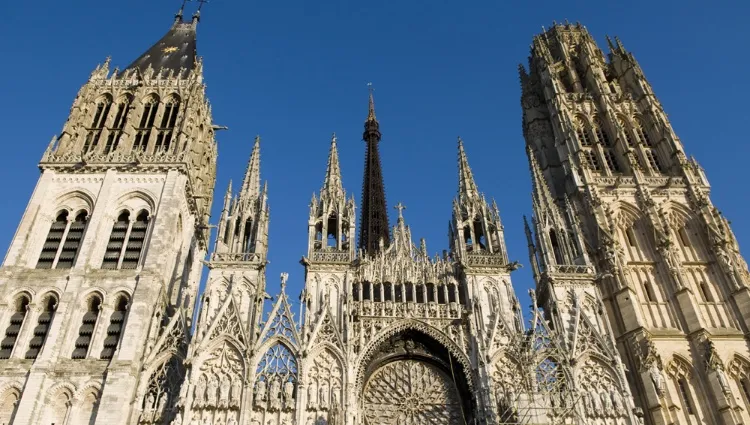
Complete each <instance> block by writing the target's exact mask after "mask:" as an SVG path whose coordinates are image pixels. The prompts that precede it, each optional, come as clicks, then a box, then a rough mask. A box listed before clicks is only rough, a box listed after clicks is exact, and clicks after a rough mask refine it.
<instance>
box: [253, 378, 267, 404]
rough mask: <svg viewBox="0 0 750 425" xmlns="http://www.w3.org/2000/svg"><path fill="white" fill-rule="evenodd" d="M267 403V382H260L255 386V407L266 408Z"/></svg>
mask: <svg viewBox="0 0 750 425" xmlns="http://www.w3.org/2000/svg"><path fill="white" fill-rule="evenodd" d="M265 402H266V381H258V384H257V385H256V386H255V405H256V406H257V407H265Z"/></svg>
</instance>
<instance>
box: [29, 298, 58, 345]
mask: <svg viewBox="0 0 750 425" xmlns="http://www.w3.org/2000/svg"><path fill="white" fill-rule="evenodd" d="M55 310H57V297H56V296H54V295H52V294H50V295H48V296H47V297H46V298H44V301H42V312H41V313H40V314H39V318H38V319H37V321H36V327H35V328H34V335H33V336H32V337H31V341H30V342H29V350H28V351H27V352H26V358H27V359H36V358H37V357H38V356H39V353H40V352H41V351H42V347H44V342H45V341H46V340H47V335H48V333H49V328H50V326H51V325H52V318H53V317H54V316H55Z"/></svg>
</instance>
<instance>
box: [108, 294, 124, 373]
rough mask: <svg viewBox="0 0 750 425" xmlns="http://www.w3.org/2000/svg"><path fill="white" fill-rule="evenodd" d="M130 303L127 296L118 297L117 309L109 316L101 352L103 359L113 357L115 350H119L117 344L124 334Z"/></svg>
mask: <svg viewBox="0 0 750 425" xmlns="http://www.w3.org/2000/svg"><path fill="white" fill-rule="evenodd" d="M128 305H129V299H128V297H127V296H125V295H121V296H120V297H119V298H118V299H117V303H116V305H115V311H113V312H112V315H111V316H110V317H109V326H108V327H107V337H106V338H105V339H104V349H102V354H101V358H102V360H109V359H111V358H112V357H113V356H114V354H115V350H117V345H118V344H119V343H120V338H121V336H122V326H123V323H124V322H125V316H126V315H127V312H128Z"/></svg>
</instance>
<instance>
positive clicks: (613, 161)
mask: <svg viewBox="0 0 750 425" xmlns="http://www.w3.org/2000/svg"><path fill="white" fill-rule="evenodd" d="M604 159H605V160H606V161H607V167H609V170H610V171H611V172H613V173H619V172H620V164H619V163H618V162H617V158H616V157H615V153H614V152H612V149H611V148H605V149H604Z"/></svg>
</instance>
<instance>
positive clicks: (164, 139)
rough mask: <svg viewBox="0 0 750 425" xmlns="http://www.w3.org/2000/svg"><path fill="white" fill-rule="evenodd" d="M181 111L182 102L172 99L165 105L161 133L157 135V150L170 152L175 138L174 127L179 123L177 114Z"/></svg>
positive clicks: (160, 127) (160, 126)
mask: <svg viewBox="0 0 750 425" xmlns="http://www.w3.org/2000/svg"><path fill="white" fill-rule="evenodd" d="M179 110H180V101H179V100H177V99H175V98H171V99H169V100H168V101H167V103H166V105H164V113H163V115H162V118H161V124H160V125H159V132H158V134H157V135H156V150H158V151H161V150H163V151H169V148H170V146H171V144H172V138H173V137H174V127H175V124H176V123H177V113H178V112H179Z"/></svg>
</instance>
